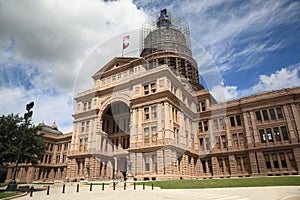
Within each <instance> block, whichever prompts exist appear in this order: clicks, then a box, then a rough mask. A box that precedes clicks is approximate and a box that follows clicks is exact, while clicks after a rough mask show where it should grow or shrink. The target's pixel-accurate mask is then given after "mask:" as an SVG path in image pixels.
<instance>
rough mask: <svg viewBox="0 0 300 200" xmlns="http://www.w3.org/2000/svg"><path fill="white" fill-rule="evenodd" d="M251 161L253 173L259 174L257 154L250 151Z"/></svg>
mask: <svg viewBox="0 0 300 200" xmlns="http://www.w3.org/2000/svg"><path fill="white" fill-rule="evenodd" d="M249 163H250V169H251V173H252V175H258V173H259V171H258V166H257V162H256V155H255V153H254V152H249Z"/></svg>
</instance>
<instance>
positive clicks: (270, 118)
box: [69, 57, 300, 180]
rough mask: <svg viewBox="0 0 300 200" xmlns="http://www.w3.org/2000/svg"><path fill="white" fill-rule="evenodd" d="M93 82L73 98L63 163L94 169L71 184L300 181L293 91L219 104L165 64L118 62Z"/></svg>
mask: <svg viewBox="0 0 300 200" xmlns="http://www.w3.org/2000/svg"><path fill="white" fill-rule="evenodd" d="M120 63H121V64H120ZM119 74H121V75H120V76H119ZM124 74H126V78H124ZM113 76H116V77H120V78H116V79H114V78H113ZM93 78H94V80H95V86H94V88H93V89H92V90H88V91H86V92H84V93H81V94H79V95H78V97H77V98H76V101H77V109H76V113H75V114H74V118H75V121H74V132H73V136H72V144H71V153H70V155H71V157H70V160H69V161H70V162H71V163H74V165H76V163H77V165H76V166H79V165H78V162H80V160H84V162H83V166H82V167H83V169H84V170H85V169H87V167H85V165H86V164H88V165H89V168H90V169H93V170H92V171H91V170H90V172H89V174H87V172H86V173H85V174H84V171H83V173H82V177H79V176H78V174H76V173H75V172H74V173H73V174H76V176H75V177H74V178H76V179H77V180H78V178H84V176H85V177H86V178H87V179H89V180H101V179H111V178H117V179H118V178H123V177H124V176H126V177H127V178H134V179H137V180H149V179H155V180H164V179H198V178H214V177H240V176H257V175H288V174H299V167H300V165H299V160H300V157H299V151H300V148H299V127H300V120H299V117H300V88H299V87H297V88H290V89H282V90H278V91H271V92H264V93H260V94H256V95H253V96H249V97H244V98H241V99H238V100H234V101H230V102H226V103H217V102H216V101H215V100H214V98H213V97H212V96H211V95H210V94H209V92H208V91H207V90H199V91H193V90H191V87H190V88H189V87H188V86H189V85H188V84H187V82H185V81H184V79H182V78H181V77H180V76H178V75H176V74H174V73H173V72H172V70H171V69H170V68H169V66H168V65H162V66H158V67H156V68H148V64H147V63H145V61H144V59H143V58H124V57H120V58H114V59H113V60H112V61H111V62H110V63H108V64H107V65H106V66H104V67H103V68H102V70H100V71H99V72H97V73H96V74H95V75H94V76H93ZM108 80H110V81H111V82H110V81H108ZM89 104H90V105H91V106H89ZM87 124H88V128H87ZM81 147H83V148H81ZM95 158H96V159H95ZM91 159H92V160H91ZM74 169H76V167H75V168H74ZM103 169H104V170H106V172H105V171H104V172H103ZM71 177H72V175H71V174H70V178H71Z"/></svg>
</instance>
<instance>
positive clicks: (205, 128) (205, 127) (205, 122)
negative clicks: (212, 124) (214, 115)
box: [203, 121, 208, 131]
mask: <svg viewBox="0 0 300 200" xmlns="http://www.w3.org/2000/svg"><path fill="white" fill-rule="evenodd" d="M203 126H204V131H208V124H207V121H204V122H203Z"/></svg>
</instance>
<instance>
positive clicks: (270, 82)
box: [240, 67, 300, 96]
mask: <svg viewBox="0 0 300 200" xmlns="http://www.w3.org/2000/svg"><path fill="white" fill-rule="evenodd" d="M299 70H300V67H298V68H293V69H289V68H281V69H280V70H277V71H276V72H274V73H272V74H270V75H259V82H258V83H257V84H256V85H254V86H253V87H251V88H249V89H246V90H242V91H240V96H249V95H252V94H255V93H258V92H262V91H271V90H278V89H281V88H289V87H296V86H299V85H300V78H299V76H298V72H299Z"/></svg>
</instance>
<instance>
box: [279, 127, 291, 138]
mask: <svg viewBox="0 0 300 200" xmlns="http://www.w3.org/2000/svg"><path fill="white" fill-rule="evenodd" d="M280 129H281V133H282V136H283V140H289V135H288V133H287V130H286V127H285V126H281V127H280Z"/></svg>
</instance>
